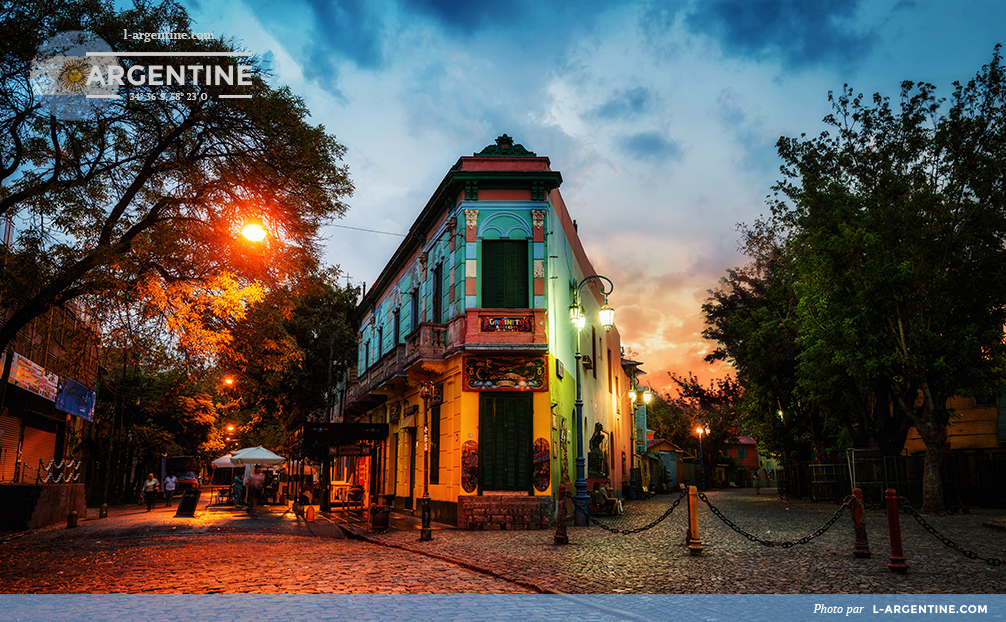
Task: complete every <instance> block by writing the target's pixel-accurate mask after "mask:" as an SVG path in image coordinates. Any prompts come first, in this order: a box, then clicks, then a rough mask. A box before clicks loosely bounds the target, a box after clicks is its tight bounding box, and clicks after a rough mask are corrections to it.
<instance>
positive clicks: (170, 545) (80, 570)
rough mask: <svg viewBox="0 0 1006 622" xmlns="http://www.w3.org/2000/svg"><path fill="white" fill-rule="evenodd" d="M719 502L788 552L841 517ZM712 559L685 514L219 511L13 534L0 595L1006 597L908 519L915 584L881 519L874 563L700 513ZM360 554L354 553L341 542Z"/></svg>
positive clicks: (770, 498)
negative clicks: (461, 516)
mask: <svg viewBox="0 0 1006 622" xmlns="http://www.w3.org/2000/svg"><path fill="white" fill-rule="evenodd" d="M676 498H677V495H676V494H675V495H658V496H656V497H654V498H652V499H649V500H647V501H633V502H629V503H628V504H627V505H626V511H625V514H624V515H623V516H621V517H618V518H605V519H600V520H601V522H603V523H604V524H606V525H608V526H611V527H614V528H617V529H623V530H632V529H636V528H640V527H644V526H646V525H648V524H650V523H652V522H653V521H654V520H655V519H657V518H659V517H660V516H662V515H663V514H665V512H666V510H667V509H668V508H669V507H670V506H671V504H672V503H673V502H674V500H675V499H676ZM708 499H709V501H710V502H711V503H712V504H713V505H715V506H716V507H717V508H719V509H720V510H721V512H722V513H723V514H724V515H725V516H727V517H728V518H729V519H730V520H731V521H733V522H734V523H736V524H737V525H738V526H739V527H740V528H742V529H744V530H745V531H747V532H749V533H751V534H753V535H755V536H757V537H759V538H762V539H766V540H772V541H776V542H788V541H795V540H798V539H800V538H802V537H804V536H808V535H810V534H812V533H813V532H814V531H815V530H817V529H818V528H819V527H821V526H822V525H824V524H825V523H826V522H827V521H828V519H829V518H831V517H832V516H833V515H834V514H835V513H836V510H837V509H838V507H839V506H836V505H833V504H828V503H811V502H809V501H800V500H788V501H784V500H781V499H779V497H778V496H776V495H774V494H769V493H768V492H767V491H763V492H762V494H761V495H755V494H754V491H753V490H750V489H742V490H731V491H712V492H710V493H708ZM699 509H700V511H699V517H700V518H699V526H700V537H701V539H702V542H703V544H704V547H705V548H704V551H703V552H702V554H701V555H700V556H691V555H690V554H689V552H688V549H687V547H686V546H685V542H684V533H685V527H686V506H685V504H684V503H683V502H682V503H681V505H679V506H678V508H677V509H676V510H674V512H673V513H671V514H670V515H669V516H668V517H667V518H666V519H665V520H663V521H661V522H660V523H658V524H657V525H656V526H654V527H653V528H651V529H648V530H645V531H641V532H639V533H635V534H619V533H612V532H609V531H607V530H605V529H604V528H602V527H600V526H597V525H594V524H591V525H590V526H588V527H573V526H570V527H569V528H568V534H569V540H570V544H567V545H556V544H554V530H542V531H523V532H511V531H503V532H500V531H497V532H472V531H461V530H457V529H453V528H450V527H448V526H445V525H437V524H434V530H433V539H432V540H430V541H428V542H420V541H419V532H418V531H417V530H416V529H417V527H418V520H417V519H415V518H413V517H408V516H402V515H398V514H393V515H392V521H391V524H392V529H391V530H389V531H387V532H385V533H375V532H372V531H369V529H368V524H367V523H366V522H364V521H363V520H362V518H363V516H362V514H357V515H355V516H356V519H354V518H353V517H354V515H353V514H350V515H348V516H347V515H340V514H335V515H333V518H334V519H336V520H338V521H340V523H341V524H340V525H336V523H335V522H333V521H331V520H329V519H328V518H327V517H323V516H319V518H318V520H317V521H316V522H314V523H310V524H309V523H305V522H304V521H303V520H301V519H299V518H297V517H296V516H294V515H293V514H292V513H291V512H288V511H285V510H286V508H284V507H273V508H267V510H266V512H265V513H264V514H263V515H262V517H261V518H259V519H251V518H249V517H247V516H246V515H245V514H244V513H242V512H240V511H237V510H235V509H233V508H227V507H219V508H218V507H215V506H210V507H208V508H206V509H204V510H201V511H200V512H198V513H197V516H196V517H195V518H175V517H174V516H173V510H165V509H161V508H158V509H156V510H155V511H154V512H151V513H149V514H148V513H145V512H144V510H143V508H123V509H117V510H114V511H113V512H112V513H111V515H110V516H109V517H108V518H105V519H91V520H84V521H81V524H80V526H79V527H78V528H76V529H65V528H61V527H56V528H50V529H46V530H40V531H36V532H31V533H28V534H24V535H21V534H8V535H7V536H3V535H0V586H2V589H0V591H3V592H7V593H113V592H114V593H204V594H205V593H229V594H241V593H259V594H263V593H270V594H284V593H330V594H336V593H374V594H396V593H439V594H446V593H456V594H461V593H468V594H479V593H481V594H486V593H533V592H544V593H565V594H626V593H636V594H672V593H675V594H794V593H804V594H913V593H914V594H941V593H944V594H1003V593H1006V572H1004V570H1006V566H993V565H990V564H988V563H985V562H984V561H981V560H973V559H968V558H966V557H965V556H964V555H963V554H961V553H960V552H959V551H956V550H954V549H952V548H948V547H947V546H946V545H945V544H943V543H941V542H940V541H938V540H937V539H936V538H934V537H933V536H932V535H931V534H930V533H928V532H926V531H925V530H924V529H923V528H922V527H921V526H920V525H918V524H917V523H916V522H915V520H913V519H912V518H911V517H909V516H905V515H902V517H901V519H902V520H901V524H902V532H903V536H904V537H903V540H904V551H905V557H906V558H907V563H908V565H909V570H908V573H907V574H904V575H899V574H895V573H892V572H890V571H889V569H888V568H887V563H888V556H889V554H890V544H889V541H888V535H887V531H888V530H887V517H886V515H885V514H884V513H883V512H882V511H880V510H879V509H869V510H867V513H866V524H867V533H868V535H869V542H870V549H871V551H872V554H873V555H872V557H871V558H869V559H857V558H855V557H854V556H853V555H852V549H853V542H854V535H853V529H852V519H851V517H850V515H849V512H848V511H845V512H843V513H842V514H841V515H840V516H839V518H838V520H837V522H835V524H834V525H833V526H832V527H831V528H830V529H829V530H828V531H826V532H824V533H823V534H821V535H820V536H819V537H817V538H815V539H813V540H811V541H810V542H808V543H806V544H802V545H796V546H793V547H791V548H783V547H780V546H775V547H766V546H762V545H760V544H758V543H755V542H751V541H749V540H748V539H747V538H745V537H744V536H742V535H740V534H738V533H736V532H735V531H733V530H732V529H730V527H728V526H727V525H726V524H725V523H724V522H723V521H721V520H720V519H719V518H717V517H716V516H715V515H714V514H712V513H711V512H710V511H709V509H708V508H707V507H706V506H705V504H701V505H700V508H699ZM925 518H926V520H927V521H928V522H930V523H931V524H932V526H933V527H934V528H935V529H936V530H937V531H939V532H940V533H941V534H943V535H944V536H945V537H947V538H949V539H950V540H953V541H954V542H956V543H957V544H958V545H960V546H961V547H962V548H964V549H968V550H973V551H974V552H975V553H977V554H978V555H979V556H980V557H984V558H989V557H995V558H1006V512H1004V511H1002V510H972V511H971V512H970V513H969V514H966V515H965V514H956V515H944V516H926V517H925ZM340 526H341V528H342V529H345V530H346V531H347V532H349V533H350V534H351V535H352V536H354V537H353V538H352V539H343V538H342V537H341V534H342V532H341V531H340V529H339V527H340Z"/></svg>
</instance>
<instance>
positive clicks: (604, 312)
mask: <svg viewBox="0 0 1006 622" xmlns="http://www.w3.org/2000/svg"><path fill="white" fill-rule="evenodd" d="M591 281H596V282H597V283H598V286H599V287H600V288H601V295H603V296H604V306H603V307H601V309H600V311H599V315H600V319H601V324H602V325H603V326H604V330H606V331H607V330H610V329H611V327H612V326H613V325H614V324H615V310H614V309H612V308H611V307H609V306H608V296H609V295H610V294H611V292H612V290H614V289H615V287H614V285H612V283H611V280H610V279H609V278H608V277H604V276H601V275H599V274H592V275H590V276H587V277H584V278H583V279H581V280H580V281H579V282H577V281H576V279H574V280H573V302H572V303H571V304H570V305H569V319H570V321H572V322H573V325H574V326H576V484H575V487H576V494H575V495H574V496H573V498H574V499H575V500H576V503H574V504H573V505H574V506H575V507H576V513H575V515H574V519H573V524H575V525H576V526H578V527H584V526H586V524H587V515H586V514H585V513H584V512H585V508H586V507H587V506H588V505H589V504H590V498H589V497H588V496H587V478H586V473H585V472H584V459H583V397H582V395H581V390H580V360H581V359H582V358H583V355H582V354H581V353H580V330H581V329H583V326H584V324H586V322H587V318H586V316H585V315H584V313H583V306H582V305H581V304H580V290H581V289H583V286H584V285H586V284H587V283H589V282H591ZM605 283H607V289H605Z"/></svg>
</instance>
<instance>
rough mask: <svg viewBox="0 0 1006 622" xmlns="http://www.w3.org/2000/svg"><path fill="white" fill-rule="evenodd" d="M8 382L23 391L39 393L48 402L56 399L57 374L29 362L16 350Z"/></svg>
mask: <svg viewBox="0 0 1006 622" xmlns="http://www.w3.org/2000/svg"><path fill="white" fill-rule="evenodd" d="M9 382H10V383H11V384H13V385H14V386H16V387H21V388H22V389H24V390H25V391H31V392H32V393H34V394H35V395H41V396H42V397H44V398H45V399H47V400H49V401H50V402H55V401H56V393H57V392H58V391H59V376H57V375H56V374H53V373H51V372H47V371H46V370H45V369H43V367H42V366H41V365H38V364H36V363H33V362H31V361H30V360H28V359H26V358H25V357H23V356H21V355H20V354H18V353H17V352H15V353H14V360H13V361H12V362H11V365H10V380H9Z"/></svg>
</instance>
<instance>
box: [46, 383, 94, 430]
mask: <svg viewBox="0 0 1006 622" xmlns="http://www.w3.org/2000/svg"><path fill="white" fill-rule="evenodd" d="M96 397H97V394H96V393H95V392H94V391H92V390H91V389H89V388H87V385H85V384H82V383H80V382H77V381H76V380H74V379H73V378H63V379H62V382H60V385H59V392H58V393H57V394H56V408H58V409H59V410H62V411H63V412H67V413H70V414H71V415H76V416H77V417H80V418H81V419H86V420H88V421H91V420H93V419H94V402H95V398H96Z"/></svg>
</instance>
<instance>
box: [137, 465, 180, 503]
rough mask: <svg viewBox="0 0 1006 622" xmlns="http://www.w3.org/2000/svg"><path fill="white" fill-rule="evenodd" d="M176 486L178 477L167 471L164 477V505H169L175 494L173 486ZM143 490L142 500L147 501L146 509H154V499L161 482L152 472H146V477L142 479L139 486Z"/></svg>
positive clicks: (159, 490) (159, 489)
mask: <svg viewBox="0 0 1006 622" xmlns="http://www.w3.org/2000/svg"><path fill="white" fill-rule="evenodd" d="M177 486H178V478H177V477H175V474H174V473H168V476H167V477H165V478H164V499H165V500H166V501H167V503H166V504H165V506H164V507H168V508H170V507H171V500H172V499H173V498H174V496H175V488H176V487H177ZM141 490H142V491H143V500H144V501H146V503H147V511H148V512H149V511H150V510H152V509H154V500H155V499H157V493H159V492H161V482H159V481H158V480H157V478H156V477H154V474H153V473H148V474H147V479H145V480H144V481H143V485H142V487H141Z"/></svg>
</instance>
